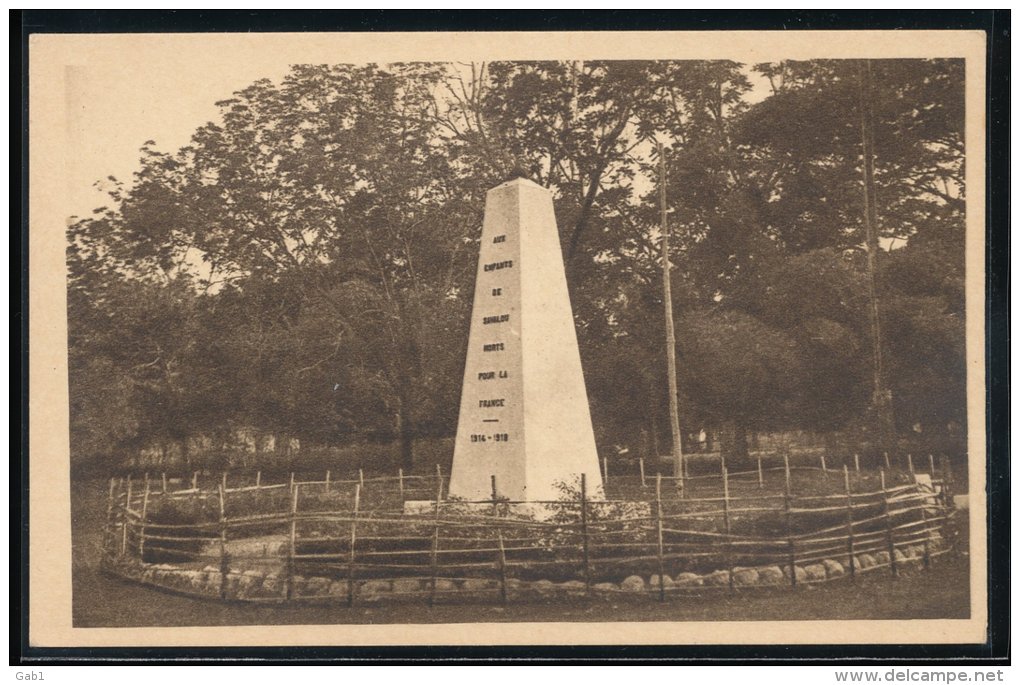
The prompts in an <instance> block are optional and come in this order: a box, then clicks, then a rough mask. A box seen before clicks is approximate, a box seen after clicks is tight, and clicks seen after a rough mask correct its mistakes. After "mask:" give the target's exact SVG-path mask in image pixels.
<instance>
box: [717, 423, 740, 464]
mask: <svg viewBox="0 0 1020 685" xmlns="http://www.w3.org/2000/svg"><path fill="white" fill-rule="evenodd" d="M720 437H721V440H720V445H719V449H720V451H721V452H722V454H723V456H724V457H725V458H726V459H727V460H728V461H736V460H741V459H746V458H747V428H746V427H745V426H744V424H743V423H742V422H740V421H727V422H726V424H725V425H724V427H723V431H722V436H720Z"/></svg>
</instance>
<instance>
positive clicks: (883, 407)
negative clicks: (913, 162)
mask: <svg viewBox="0 0 1020 685" xmlns="http://www.w3.org/2000/svg"><path fill="white" fill-rule="evenodd" d="M857 70H858V77H859V81H860V100H861V103H860V105H861V106H860V110H861V148H862V152H863V158H864V159H863V163H862V165H861V166H862V168H863V173H864V231H865V239H866V242H867V247H868V299H869V307H868V310H869V311H868V314H869V318H870V322H871V353H872V374H873V376H872V397H871V405H872V411H873V412H874V415H875V419H876V420H877V423H878V426H877V428H878V431H877V432H878V435H879V440H880V442H881V444H880V445H879V448H880V451H881V450H888V449H889V448H890V444H889V443H890V442H891V440H892V439H893V436H894V427H893V414H892V392H891V391H890V390H889V389H888V388H886V384H885V369H884V368H883V364H882V326H881V321H880V318H879V297H878V287H877V279H878V275H877V274H878V253H879V245H878V205H877V203H876V200H875V113H874V109H873V107H872V87H871V60H860V61H858V63H857Z"/></svg>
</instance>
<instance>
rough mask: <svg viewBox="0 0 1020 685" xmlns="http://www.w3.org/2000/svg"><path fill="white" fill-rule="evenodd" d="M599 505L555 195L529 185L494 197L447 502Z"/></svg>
mask: <svg viewBox="0 0 1020 685" xmlns="http://www.w3.org/2000/svg"><path fill="white" fill-rule="evenodd" d="M582 473H583V474H585V475H586V480H587V490H588V496H589V497H590V498H591V499H599V498H602V497H603V490H602V478H601V474H600V471H599V463H598V455H597V453H596V451H595V437H594V434H593V433H592V427H591V414H590V412H589V409H588V396H587V393H586V392H585V387H584V376H583V374H582V372H581V357H580V354H579V352H578V349H577V335H576V333H575V331H574V320H573V314H572V312H571V308H570V298H569V296H568V294H567V282H566V277H565V274H564V270H563V257H562V252H561V248H560V241H559V234H558V232H557V230H556V218H555V215H554V213H553V203H552V195H551V193H550V192H549V191H548V190H546V189H545V188H542V187H541V186H539V185H537V184H535V183H532V182H531V181H528V180H525V179H514V180H512V181H508V182H507V183H504V184H502V185H499V186H497V187H495V188H493V189H492V190H490V191H489V193H488V196H487V198H486V203H485V223H484V225H483V228H482V238H481V249H480V255H479V261H478V276H477V279H476V281H475V295H474V306H473V308H472V314H471V334H470V340H469V347H468V353H467V363H466V366H465V369H464V385H463V391H462V396H461V404H460V419H459V421H458V424H457V441H456V445H455V448H454V456H453V470H452V473H451V476H450V489H449V491H450V494H451V495H452V496H455V497H461V498H465V499H469V500H482V499H489V498H491V496H492V485H491V477H492V476H495V477H496V484H497V490H498V493H499V495H500V496H501V497H507V498H509V499H511V500H522V501H531V502H533V501H547V500H557V499H560V498H561V497H562V496H563V493H562V492H561V490H560V489H559V488H558V483H565V484H569V485H571V486H572V487H574V488H575V489H576V488H577V487H578V485H579V483H580V475H581V474H582Z"/></svg>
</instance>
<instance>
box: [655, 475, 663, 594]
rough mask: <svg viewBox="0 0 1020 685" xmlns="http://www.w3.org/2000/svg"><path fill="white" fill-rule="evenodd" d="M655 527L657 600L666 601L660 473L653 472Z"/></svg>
mask: <svg viewBox="0 0 1020 685" xmlns="http://www.w3.org/2000/svg"><path fill="white" fill-rule="evenodd" d="M655 527H656V529H657V531H656V532H657V533H658V544H659V549H658V551H659V601H660V602H665V601H666V560H665V558H664V553H663V549H662V474H661V473H656V474H655Z"/></svg>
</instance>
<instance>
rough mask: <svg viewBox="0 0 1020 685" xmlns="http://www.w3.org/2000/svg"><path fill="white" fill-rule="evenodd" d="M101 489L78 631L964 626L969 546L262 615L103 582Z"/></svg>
mask: <svg viewBox="0 0 1020 685" xmlns="http://www.w3.org/2000/svg"><path fill="white" fill-rule="evenodd" d="M105 492H106V491H105V485H104V483H102V482H99V481H92V482H77V483H74V484H73V485H72V501H71V505H72V508H71V512H72V518H73V520H72V535H73V562H72V572H73V579H72V580H73V592H74V595H73V621H74V625H75V626H77V627H96V626H116V627H127V626H132V627H133V626H212V625H285V624H340V623H351V624H358V623H463V622H530V621H746V620H811V619H917V618H967V617H968V616H969V613H970V595H969V587H970V582H969V567H968V563H969V562H968V557H967V556H966V554H965V553H964V552H965V551H966V542H965V541H962V542H961V543H960V545H961V548H962V551H957V552H953V553H951V554H948V555H945V556H943V557H940V558H939V559H938V560H937V563H936V564H935V565H934V567H933V568H932V569H931V570H930V571H927V572H924V571H917V572H913V573H911V574H909V575H903V576H901V577H899V578H892V577H890V576H889V575H886V574H883V573H881V572H879V573H876V574H873V575H869V576H864V577H861V578H859V579H858V581H857V582H856V583H850V582H837V583H832V584H829V585H826V586H822V587H818V588H808V587H804V586H801V587H799V588H797V589H795V590H794V589H790V588H775V589H768V590H755V591H749V592H741V593H736V594H708V593H706V594H704V595H693V596H686V597H675V598H670V599H669V600H668V601H666V602H665V603H660V602H658V601H655V600H654V599H652V598H650V597H640V598H631V597H628V596H613V597H611V598H593V599H592V600H590V601H588V600H576V601H563V600H559V601H556V602H549V603H536V602H531V603H527V604H510V605H508V606H506V607H501V606H492V605H481V604H476V605H446V606H435V607H432V608H429V607H428V606H426V605H425V604H424V603H421V604H399V605H398V604H391V605H378V606H371V607H368V606H359V607H355V608H353V609H352V608H348V607H345V606H256V605H245V604H239V603H233V604H227V603H220V602H215V601H206V600H200V599H192V598H189V597H182V596H178V595H173V594H169V593H165V592H162V591H159V590H155V589H151V588H148V587H144V586H140V585H134V584H130V583H126V582H124V581H121V580H118V579H116V578H112V577H108V576H105V575H103V574H101V573H100V572H99V568H98V567H99V558H100V555H99V552H100V535H101V530H102V521H103V516H104V515H105V505H106V502H105Z"/></svg>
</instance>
